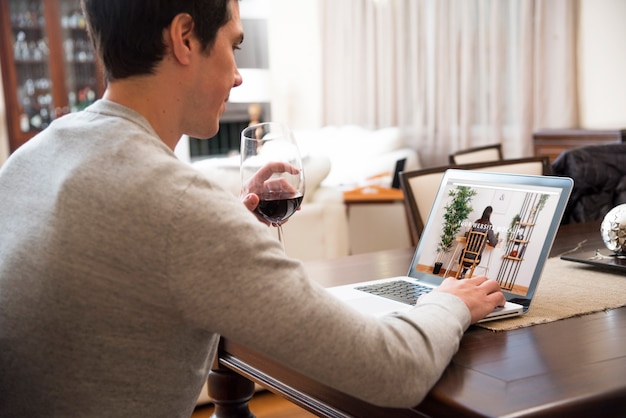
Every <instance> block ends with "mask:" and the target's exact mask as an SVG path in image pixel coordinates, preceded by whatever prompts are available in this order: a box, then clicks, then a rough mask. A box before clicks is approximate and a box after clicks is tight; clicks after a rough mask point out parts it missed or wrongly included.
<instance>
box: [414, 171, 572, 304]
mask: <svg viewBox="0 0 626 418" xmlns="http://www.w3.org/2000/svg"><path fill="white" fill-rule="evenodd" d="M571 187H572V180H571V179H569V178H564V177H550V176H527V175H516V174H502V173H489V172H482V171H481V172H478V171H468V170H447V171H446V173H445V175H444V177H443V179H442V182H441V185H440V187H439V191H438V193H437V197H436V198H435V202H434V204H433V206H432V209H431V212H430V215H429V217H428V220H427V222H426V225H425V227H424V231H423V233H422V235H421V237H420V240H419V243H418V247H417V249H416V252H415V255H414V258H413V261H412V263H411V269H410V271H409V276H411V277H415V278H419V279H421V280H426V281H433V282H436V281H440V280H441V279H442V278H444V277H449V276H453V277H458V278H461V277H469V276H470V275H472V276H477V275H485V276H487V277H489V278H490V279H494V280H497V281H498V282H499V283H500V287H501V288H502V290H503V291H504V293H505V295H506V297H507V300H509V301H512V302H516V303H519V304H521V305H524V306H528V304H529V303H530V300H531V299H532V296H533V294H534V291H535V288H536V285H537V282H538V280H539V278H540V276H541V271H542V270H543V266H544V263H545V260H546V259H547V257H548V254H549V252H550V249H551V247H552V243H553V241H554V237H555V235H556V232H557V230H558V226H559V224H560V221H561V217H562V215H563V211H564V209H565V205H566V204H567V199H568V197H569V194H570V191H571ZM474 231H477V232H483V233H486V235H485V234H482V235H480V234H473V232H474ZM470 234H472V236H471V239H470ZM476 236H479V237H480V239H481V240H482V241H481V242H480V243H479V244H478V245H477V246H476V248H474V250H475V251H473V252H470V251H469V250H470V248H469V246H470V245H469V244H468V241H470V242H473V241H474V240H475V238H476ZM483 237H484V238H483ZM466 246H467V247H468V251H467V252H465V253H464V252H463V249H464V248H466ZM462 256H465V257H464V258H463V259H462Z"/></svg>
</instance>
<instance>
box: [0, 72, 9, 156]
mask: <svg viewBox="0 0 626 418" xmlns="http://www.w3.org/2000/svg"><path fill="white" fill-rule="evenodd" d="M1 67H2V63H0V68H1ZM1 73H2V71H0V74H1ZM6 116H7V114H6V109H5V107H4V92H3V90H2V83H1V82H0V165H2V163H3V162H4V160H6V158H7V156H8V155H9V137H8V133H7V121H6Z"/></svg>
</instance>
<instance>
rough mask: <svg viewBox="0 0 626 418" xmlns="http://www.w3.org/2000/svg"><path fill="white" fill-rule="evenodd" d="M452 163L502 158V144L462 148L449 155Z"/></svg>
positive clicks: (471, 162) (470, 162)
mask: <svg viewBox="0 0 626 418" xmlns="http://www.w3.org/2000/svg"><path fill="white" fill-rule="evenodd" d="M448 159H449V161H450V164H473V163H484V162H488V161H498V160H502V144H493V145H486V146H484V147H475V148H468V149H464V150H460V151H457V152H455V153H454V154H450V155H449V156H448Z"/></svg>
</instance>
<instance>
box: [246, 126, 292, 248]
mask: <svg viewBox="0 0 626 418" xmlns="http://www.w3.org/2000/svg"><path fill="white" fill-rule="evenodd" d="M241 183H242V189H241V190H242V194H248V193H255V194H257V195H258V196H259V199H260V201H259V205H258V206H257V208H256V209H255V212H256V213H257V214H258V215H259V216H260V217H261V218H262V219H264V220H265V221H266V222H267V223H268V224H270V225H274V226H276V227H277V229H278V240H279V241H280V243H281V244H282V246H283V250H284V248H285V240H284V237H283V229H282V224H283V223H284V222H285V221H286V220H287V219H289V217H290V216H291V215H293V214H294V213H295V212H296V210H298V208H299V207H300V204H301V203H302V199H303V198H304V170H303V169H302V159H301V158H300V151H299V150H298V145H297V143H296V140H295V138H294V137H293V134H292V132H291V130H290V129H289V127H288V126H286V125H284V124H282V123H278V122H262V123H257V124H253V125H250V126H248V127H247V128H245V129H244V130H243V131H242V132H241Z"/></svg>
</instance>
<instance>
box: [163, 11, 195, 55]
mask: <svg viewBox="0 0 626 418" xmlns="http://www.w3.org/2000/svg"><path fill="white" fill-rule="evenodd" d="M193 27H194V21H193V18H192V17H191V15H189V14H187V13H180V14H178V15H176V16H175V17H174V19H172V22H171V24H170V26H169V27H168V28H167V29H166V34H165V36H166V44H167V43H169V45H168V46H169V47H170V48H171V51H172V55H173V56H174V57H175V58H176V59H177V60H178V61H179V62H180V63H181V64H189V62H190V59H191V52H192V48H193V41H194V33H193ZM168 41H169V42H168Z"/></svg>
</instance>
